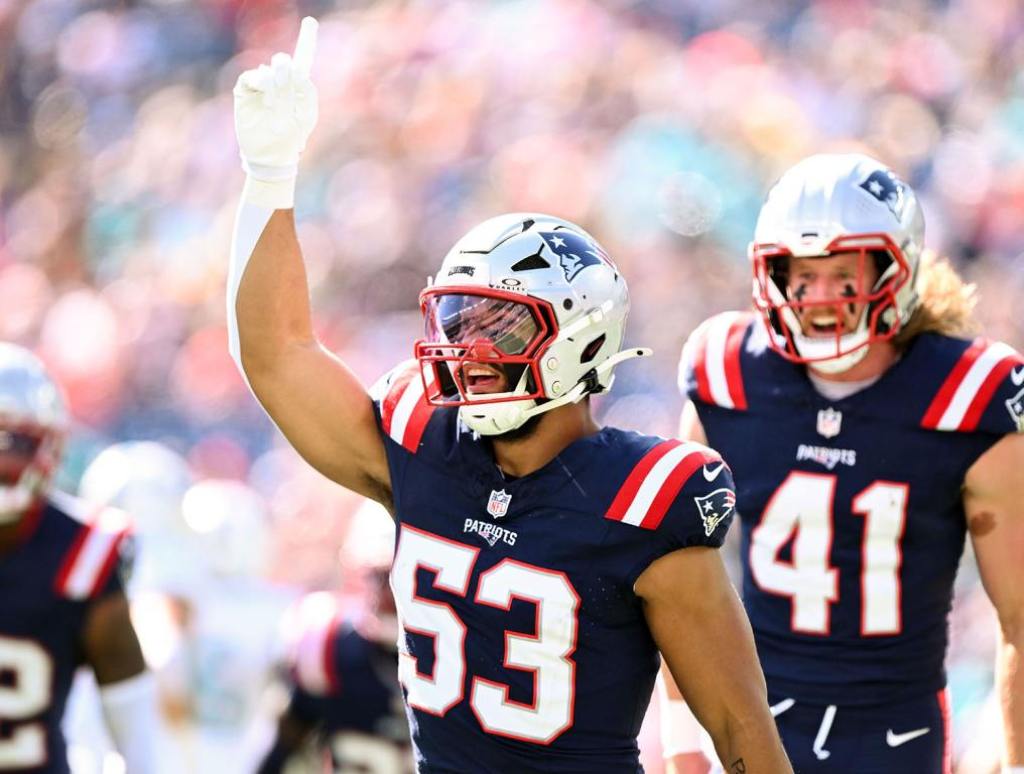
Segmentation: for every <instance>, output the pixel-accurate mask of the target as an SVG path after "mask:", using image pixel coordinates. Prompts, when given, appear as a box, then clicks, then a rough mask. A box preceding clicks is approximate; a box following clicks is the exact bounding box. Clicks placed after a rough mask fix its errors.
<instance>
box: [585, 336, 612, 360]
mask: <svg viewBox="0 0 1024 774" xmlns="http://www.w3.org/2000/svg"><path fill="white" fill-rule="evenodd" d="M606 338H607V337H606V336H605V334H603V333H602V334H601V335H600V336H598V337H597V338H596V339H594V340H593V341H592V342H590V343H589V344H587V346H586V347H584V348H583V354H582V355H580V362H581V363H589V362H590V361H591V360H593V359H594V358H595V357H597V353H598V351H599V350H600V349H601V347H603V346H604V342H605V340H606Z"/></svg>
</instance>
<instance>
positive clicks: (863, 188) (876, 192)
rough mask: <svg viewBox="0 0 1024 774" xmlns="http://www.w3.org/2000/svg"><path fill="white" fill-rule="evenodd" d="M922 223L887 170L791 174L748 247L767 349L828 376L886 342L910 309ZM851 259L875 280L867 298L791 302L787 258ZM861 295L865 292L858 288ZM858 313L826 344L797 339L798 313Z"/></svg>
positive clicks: (913, 202) (834, 163)
mask: <svg viewBox="0 0 1024 774" xmlns="http://www.w3.org/2000/svg"><path fill="white" fill-rule="evenodd" d="M923 247H924V216H923V214H922V213H921V207H920V205H919V204H918V201H917V197H916V196H915V194H914V191H913V190H912V189H911V188H910V186H908V185H907V184H906V183H904V182H903V181H902V180H900V179H899V178H898V177H897V176H896V175H895V174H894V173H893V172H892V170H890V169H889V168H888V167H886V166H885V165H884V164H881V163H880V162H878V161H875V160H874V159H872V158H870V157H868V156H864V155H861V154H854V153H851V154H819V155H816V156H811V157H809V158H806V159H804V160H803V161H801V162H799V163H798V164H796V165H795V166H793V167H792V168H790V169H789V170H788V171H787V172H786V173H785V174H784V175H783V176H782V177H781V178H780V179H779V181H778V182H777V183H776V184H775V186H774V187H773V188H772V189H771V191H769V193H768V198H767V200H766V201H765V203H764V206H763V207H762V208H761V214H760V216H759V217H758V220H757V228H756V230H755V233H754V241H753V242H752V243H751V245H750V257H751V260H752V262H753V269H754V305H755V306H756V308H757V309H758V311H759V312H760V313H761V315H762V317H763V318H764V321H765V324H766V325H767V326H768V328H769V332H770V333H771V335H770V336H769V339H770V341H771V345H772V347H773V348H774V349H775V350H776V351H778V352H779V353H780V354H781V355H782V356H783V357H785V358H787V359H788V360H791V361H793V362H798V363H813V364H814V367H815V368H816V369H818V370H820V371H824V372H826V373H838V372H841V371H846V370H848V369H849V368H851V367H852V366H854V365H856V364H857V363H858V362H860V360H861V359H862V358H863V357H864V356H865V355H866V354H867V351H868V346H869V345H870V344H872V343H873V342H876V341H884V340H887V339H891V338H892V337H893V336H894V335H896V333H897V332H898V331H899V329H900V327H901V326H903V325H905V324H906V322H907V320H908V319H910V316H911V315H912V314H913V313H914V310H915V309H916V308H917V304H918V293H917V273H918V267H919V265H920V259H921V251H922V249H923ZM849 252H859V253H860V259H859V261H858V265H859V267H860V271H861V272H863V271H864V267H865V265H867V262H868V261H872V262H873V263H874V265H875V266H876V267H877V270H878V274H879V276H878V280H877V281H876V282H875V283H874V286H873V287H872V288H870V290H868V291H866V292H865V291H863V290H862V291H854V293H853V294H847V295H843V296H836V297H835V298H831V299H825V300H821V299H817V300H813V301H805V300H801V299H800V298H796V297H794V296H793V295H792V294H790V293H789V281H788V269H789V258H790V257H794V256H795V257H818V256H820V257H827V256H829V255H831V254H835V253H849ZM858 287H859V288H861V289H863V288H865V287H866V286H865V284H864V283H863V282H861V281H859V282H858ZM846 304H864V305H865V310H864V312H863V313H862V314H861V317H860V321H859V323H858V326H857V328H856V330H854V331H853V332H848V333H847V332H843V331H840V330H838V329H837V332H836V335H835V336H834V337H832V338H813V337H809V336H805V335H804V334H803V332H802V329H801V326H800V320H799V316H798V314H797V313H798V312H802V311H803V310H805V309H807V308H808V307H812V306H816V307H822V306H824V307H833V308H835V309H836V310H837V314H839V315H841V311H842V307H843V305H846Z"/></svg>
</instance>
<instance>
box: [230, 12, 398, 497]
mask: <svg viewBox="0 0 1024 774" xmlns="http://www.w3.org/2000/svg"><path fill="white" fill-rule="evenodd" d="M315 46H316V22H315V21H314V20H313V19H311V18H307V19H305V20H304V21H303V24H302V31H301V32H300V35H299V41H298V43H297V44H296V48H295V54H294V57H290V56H288V55H287V54H277V55H275V56H274V58H273V59H272V61H271V64H270V66H267V65H263V66H261V67H260V68H258V69H256V70H249V71H247V72H245V73H243V74H242V75H241V77H240V78H239V80H238V84H237V85H236V86H235V91H234V94H235V128H236V133H237V135H238V140H239V145H240V147H241V151H242V157H243V160H244V166H245V168H246V172H247V179H246V185H245V189H244V191H243V193H242V200H241V202H240V205H239V210H238V216H237V219H236V224H235V235H234V239H233V242H232V256H231V269H230V276H229V281H228V323H229V330H230V333H231V339H232V341H231V349H232V354H233V355H234V356H235V358H236V360H237V361H238V362H239V365H240V367H241V368H242V370H243V372H244V374H245V377H246V379H247V380H248V382H249V385H250V387H251V388H252V390H253V392H254V394H255V395H256V397H257V398H258V399H259V401H260V403H261V404H262V405H263V407H264V408H265V409H266V411H267V413H268V414H269V415H270V416H271V418H272V419H273V420H274V422H275V423H276V424H277V426H278V427H279V428H280V429H281V431H282V432H283V433H284V435H285V436H286V437H287V439H288V440H289V442H290V443H291V444H292V446H294V447H295V449H296V450H297V451H298V452H299V453H300V454H301V455H302V456H303V457H304V458H305V459H306V460H307V461H308V462H309V463H310V464H311V465H313V467H315V468H316V469H317V470H319V471H320V472H321V473H323V474H324V475H326V476H327V477H328V478H331V479H332V480H334V481H336V482H337V483H339V484H341V485H343V486H346V487H348V488H350V489H352V490H354V491H356V492H358V493H360V494H363V495H366V496H368V497H372V498H373V499H375V500H379V501H381V502H384V503H385V504H387V503H388V502H389V500H390V480H389V473H388V467H387V463H386V460H385V456H384V448H383V443H382V441H381V439H380V436H379V434H378V432H377V429H376V426H375V419H374V415H373V407H372V403H371V401H370V398H369V396H368V394H367V392H366V389H365V388H364V386H363V385H362V383H361V382H360V381H359V379H358V378H357V377H356V376H355V374H353V373H352V371H350V370H349V369H348V368H347V367H346V366H345V364H344V363H342V362H341V361H340V360H339V359H338V358H336V357H335V356H334V355H332V354H331V353H330V352H328V351H327V350H326V349H325V348H324V347H323V346H322V345H321V344H320V342H319V341H317V338H316V336H315V335H314V333H313V323H312V315H311V312H310V306H309V288H308V283H307V280H306V272H305V267H304V265H303V260H302V251H301V249H300V247H299V242H298V238H297V236H296V232H295V223H294V211H293V205H294V186H295V173H296V169H297V165H298V159H299V155H300V153H301V152H302V149H303V148H304V146H305V144H306V139H307V138H308V136H309V133H310V132H311V131H312V129H313V126H314V124H315V123H316V117H317V104H316V99H317V97H316V89H315V87H314V86H313V84H312V81H311V80H310V77H309V73H310V68H311V66H312V61H313V53H314V49H315Z"/></svg>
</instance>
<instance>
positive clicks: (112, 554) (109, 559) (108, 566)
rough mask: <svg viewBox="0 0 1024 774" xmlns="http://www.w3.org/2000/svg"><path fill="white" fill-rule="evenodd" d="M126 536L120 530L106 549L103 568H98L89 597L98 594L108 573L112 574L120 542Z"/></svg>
mask: <svg viewBox="0 0 1024 774" xmlns="http://www.w3.org/2000/svg"><path fill="white" fill-rule="evenodd" d="M126 534H127V530H122V531H121V532H118V533H117V535H115V536H114V539H113V540H112V541H111V542H110V548H108V549H107V555H106V557H105V558H104V559H103V566H102V567H101V568H100V571H99V573H97V575H96V579H95V580H94V581H93V584H92V588H91V589H89V597H94V596H96V595H97V594H99V593H100V590H101V589H102V588H103V587H104V586H105V585H106V583H107V579H108V578H110V573H111V572H113V570H114V566H115V565H116V564H117V559H118V555H119V554H120V548H121V541H122V540H124V538H125V535H126Z"/></svg>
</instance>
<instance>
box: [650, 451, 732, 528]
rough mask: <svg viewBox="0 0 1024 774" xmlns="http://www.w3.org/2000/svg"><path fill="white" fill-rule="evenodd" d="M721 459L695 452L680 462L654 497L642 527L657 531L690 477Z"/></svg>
mask: <svg viewBox="0 0 1024 774" xmlns="http://www.w3.org/2000/svg"><path fill="white" fill-rule="evenodd" d="M720 459H721V457H719V456H718V455H717V454H706V453H704V452H700V451H695V452H691V453H690V454H687V455H686V456H685V457H683V458H682V459H681V460H679V463H678V464H677V465H676V466H675V468H673V470H672V472H671V473H669V475H668V478H666V479H665V483H664V484H662V485H661V489H659V490H658V494H656V495H655V496H654V500H653V501H652V502H651V507H650V509H648V511H647V515H646V516H644V520H643V521H642V522H640V526H641V527H643V528H645V529H657V528H658V526H659V525H660V524H661V522H662V519H664V518H665V514H666V513H668V509H669V507H670V506H671V505H672V503H674V502H675V499H676V497H677V496H678V494H679V492H680V490H682V488H683V487H684V486H685V485H686V482H687V481H689V480H690V476H692V475H693V474H694V473H695V472H696V471H697V468H699V467H701V466H702V465H706V464H707V463H709V462H713V461H715V460H720Z"/></svg>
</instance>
